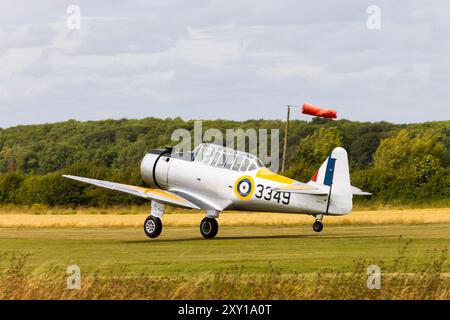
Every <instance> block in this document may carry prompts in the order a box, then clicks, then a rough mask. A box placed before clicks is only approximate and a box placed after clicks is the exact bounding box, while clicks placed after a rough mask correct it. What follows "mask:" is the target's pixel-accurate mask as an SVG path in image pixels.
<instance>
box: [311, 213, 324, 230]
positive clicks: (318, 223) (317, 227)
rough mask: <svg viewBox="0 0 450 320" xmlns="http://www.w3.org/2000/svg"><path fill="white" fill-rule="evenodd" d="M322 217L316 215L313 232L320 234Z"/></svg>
mask: <svg viewBox="0 0 450 320" xmlns="http://www.w3.org/2000/svg"><path fill="white" fill-rule="evenodd" d="M322 218H323V216H322V215H321V214H318V215H316V221H315V222H314V223H313V230H314V231H315V232H320V231H322V229H323V223H322Z"/></svg>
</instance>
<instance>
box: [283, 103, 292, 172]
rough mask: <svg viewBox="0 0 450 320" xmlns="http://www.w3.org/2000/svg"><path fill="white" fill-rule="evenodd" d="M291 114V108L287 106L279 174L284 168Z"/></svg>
mask: <svg viewBox="0 0 450 320" xmlns="http://www.w3.org/2000/svg"><path fill="white" fill-rule="evenodd" d="M290 113H291V106H287V118H286V128H285V130H284V146H283V160H282V162H281V172H284V169H285V168H286V167H285V166H286V152H287V144H288V133H289V116H290Z"/></svg>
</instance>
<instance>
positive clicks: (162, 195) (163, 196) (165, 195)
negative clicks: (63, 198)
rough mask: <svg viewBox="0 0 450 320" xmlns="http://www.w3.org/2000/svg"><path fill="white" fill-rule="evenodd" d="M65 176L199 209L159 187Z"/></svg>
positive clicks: (171, 203)
mask: <svg viewBox="0 0 450 320" xmlns="http://www.w3.org/2000/svg"><path fill="white" fill-rule="evenodd" d="M63 177H65V178H69V179H72V180H76V181H81V182H85V183H89V184H92V185H94V186H98V187H102V188H106V189H111V190H116V191H120V192H125V193H129V194H132V195H135V196H137V197H141V198H145V199H150V200H155V201H157V202H160V203H164V204H170V205H174V206H178V207H183V208H190V209H201V208H200V207H198V206H197V205H195V204H193V203H192V202H191V201H189V200H187V199H185V198H183V197H182V196H180V195H178V194H175V193H173V192H170V191H166V190H161V189H150V188H144V187H138V186H131V185H128V184H123V183H117V182H110V181H104V180H97V179H91V178H84V177H77V176H71V175H63Z"/></svg>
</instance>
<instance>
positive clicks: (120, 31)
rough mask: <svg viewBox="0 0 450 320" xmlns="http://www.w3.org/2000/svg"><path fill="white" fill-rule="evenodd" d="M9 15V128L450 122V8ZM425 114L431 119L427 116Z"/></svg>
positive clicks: (247, 3) (2, 113) (110, 9)
mask: <svg viewBox="0 0 450 320" xmlns="http://www.w3.org/2000/svg"><path fill="white" fill-rule="evenodd" d="M69 4H72V2H70V1H57V0H42V1H40V2H39V5H36V4H35V3H34V2H32V1H31V0H28V1H27V0H17V1H15V2H8V3H6V2H2V3H0V21H1V24H0V39H1V41H0V126H2V127H4V126H11V125H16V124H23V123H39V122H46V121H60V120H66V119H69V118H77V119H81V120H86V119H101V118H104V117H108V118H109V117H114V118H122V117H143V116H159V117H166V116H172V117H175V116H182V117H185V118H217V117H221V118H231V119H246V118H283V117H284V106H285V105H286V104H292V103H295V104H301V103H302V102H305V101H308V102H312V103H316V104H318V105H322V106H324V107H336V108H338V110H339V111H340V112H339V113H340V114H341V116H343V117H346V118H349V119H355V120H368V121H376V120H387V121H395V122H411V121H423V120H433V119H449V117H450V108H448V107H447V104H448V101H449V100H450V93H449V91H448V89H447V86H446V83H448V82H449V80H450V62H449V61H448V56H449V55H450V39H449V37H448V32H447V30H448V29H449V27H450V21H449V20H448V18H447V15H446V12H448V11H449V10H450V4H449V3H448V2H447V1H440V0H432V1H429V2H421V1H419V0H414V1H408V2H406V1H398V2H388V1H379V2H378V4H377V5H379V6H380V8H381V10H382V11H381V14H382V19H383V21H382V28H381V30H379V31H369V30H368V29H367V28H366V19H367V14H366V8H367V6H368V5H370V4H373V3H372V2H370V1H359V0H345V1H332V0H329V1H321V2H313V3H311V2H310V1H298V0H286V1H278V2H275V1H271V2H261V1H259V0H243V1H236V2H224V1H220V0H213V1H206V0H192V1H188V2H187V1H182V0H170V1H167V0H159V1H144V0H142V1H129V0H128V1H110V0H99V1H95V2H94V1H88V0H80V1H78V5H79V6H80V7H81V13H82V15H83V16H84V17H85V19H84V20H82V25H81V30H79V31H76V30H72V31H70V30H67V28H66V27H65V14H66V13H65V12H66V8H67V6H68V5H69ZM424 105H427V108H426V109H424Z"/></svg>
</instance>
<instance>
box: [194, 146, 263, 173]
mask: <svg viewBox="0 0 450 320" xmlns="http://www.w3.org/2000/svg"><path fill="white" fill-rule="evenodd" d="M192 157H193V158H192V160H193V161H194V162H201V163H203V164H206V165H209V166H213V167H219V168H226V169H230V170H234V171H252V170H255V169H258V168H263V167H264V164H263V162H262V161H261V160H260V159H259V158H257V157H255V156H254V155H252V154H250V153H246V152H242V151H237V150H233V149H231V148H226V147H223V146H220V145H216V144H211V143H202V144H200V145H198V146H197V147H196V148H195V149H194V151H193V152H192Z"/></svg>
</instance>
